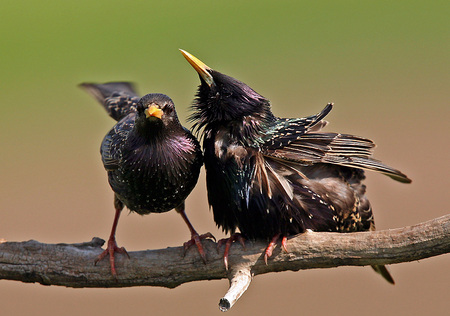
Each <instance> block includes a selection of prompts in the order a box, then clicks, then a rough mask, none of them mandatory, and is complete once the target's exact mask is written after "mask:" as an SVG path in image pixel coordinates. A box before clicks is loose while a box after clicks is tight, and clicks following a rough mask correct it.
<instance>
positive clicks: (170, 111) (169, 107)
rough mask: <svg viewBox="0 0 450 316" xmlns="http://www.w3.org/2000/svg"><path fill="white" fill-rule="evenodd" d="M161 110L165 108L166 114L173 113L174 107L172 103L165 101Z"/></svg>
mask: <svg viewBox="0 0 450 316" xmlns="http://www.w3.org/2000/svg"><path fill="white" fill-rule="evenodd" d="M161 110H163V111H164V112H166V114H169V113H172V112H173V107H172V106H170V104H167V103H165V104H164V105H163V106H162V107H161Z"/></svg>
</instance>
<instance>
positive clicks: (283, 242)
mask: <svg viewBox="0 0 450 316" xmlns="http://www.w3.org/2000/svg"><path fill="white" fill-rule="evenodd" d="M281 236H282V235H281V234H277V235H275V236H274V237H273V238H272V240H271V241H270V243H269V245H268V246H267V248H266V251H265V252H264V262H265V263H266V265H267V259H269V258H270V257H271V256H272V253H273V249H274V248H275V246H276V244H277V242H278V240H279V239H280V237H281ZM286 244H287V237H286V236H283V238H282V239H281V247H282V248H283V250H284V251H285V252H286V253H287V252H289V251H288V250H287V247H286Z"/></svg>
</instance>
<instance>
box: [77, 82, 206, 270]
mask: <svg viewBox="0 0 450 316" xmlns="http://www.w3.org/2000/svg"><path fill="white" fill-rule="evenodd" d="M80 86H81V87H82V88H84V89H85V90H87V91H88V92H89V93H91V94H92V95H93V96H94V97H95V98H96V99H97V100H98V101H99V102H100V103H101V104H102V105H103V107H104V108H105V110H106V112H107V113H108V114H109V116H111V117H112V118H113V119H114V120H116V121H117V124H116V125H115V126H114V127H113V128H112V129H111V130H110V132H109V133H108V134H107V135H106V136H105V138H104V139H103V141H102V144H101V148H100V152H101V156H102V161H103V165H104V167H105V169H106V171H107V173H108V180H109V184H110V185H111V188H112V189H113V191H114V207H115V210H116V213H115V218H114V223H113V227H112V230H111V235H110V237H109V240H108V246H107V249H106V250H105V251H104V252H103V253H102V254H100V256H99V257H98V258H97V260H96V261H95V262H96V263H97V262H98V261H99V260H101V259H103V258H104V257H106V256H107V255H109V260H110V264H111V273H112V274H113V276H116V275H117V273H116V269H115V264H114V253H115V252H119V253H125V254H127V252H126V250H125V249H124V248H123V247H122V248H119V247H117V244H116V240H115V233H116V227H117V222H118V220H119V216H120V213H121V211H122V209H123V208H124V206H126V207H127V208H128V209H130V210H131V211H133V212H136V213H138V214H141V215H144V214H149V213H162V212H167V211H170V210H171V209H173V208H175V210H176V211H177V212H178V213H180V215H181V216H182V218H183V219H184V221H185V222H186V224H187V226H188V228H189V230H190V232H191V240H190V241H188V242H187V243H185V245H184V246H185V251H186V249H187V248H188V247H189V246H191V245H193V244H194V243H195V244H196V245H197V248H198V251H199V253H200V255H201V256H202V259H203V261H204V262H206V257H205V253H204V250H203V247H202V244H201V241H200V240H201V239H202V238H207V237H211V238H214V237H213V236H212V235H211V234H210V233H207V234H204V235H201V236H199V235H198V234H197V232H196V231H195V229H194V227H193V226H192V225H191V223H190V222H189V220H188V218H187V216H186V213H185V208H184V200H185V199H186V198H187V196H188V195H189V193H191V191H192V189H193V188H194V186H195V185H196V183H197V180H198V176H199V173H200V168H201V166H202V164H203V156H202V152H201V149H200V144H199V143H198V141H197V139H196V138H195V137H194V136H193V135H192V134H191V133H190V132H189V131H188V130H187V129H186V128H184V127H183V126H181V124H180V122H179V120H178V117H177V114H176V112H175V105H174V103H173V101H172V100H171V99H170V98H169V97H168V96H167V95H164V94H160V93H152V94H147V95H145V96H143V97H142V98H140V97H138V96H137V94H136V92H135V89H134V87H133V85H132V84H131V83H128V82H111V83H105V84H93V83H83V84H81V85H80ZM127 255H128V254H127Z"/></svg>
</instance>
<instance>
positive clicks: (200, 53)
mask: <svg viewBox="0 0 450 316" xmlns="http://www.w3.org/2000/svg"><path fill="white" fill-rule="evenodd" d="M449 13H450V5H449V4H448V1H315V2H313V1H297V2H295V3H294V1H221V2H219V1H195V2H192V3H189V2H188V1H165V2H162V1H161V2H157V3H154V2H150V1H128V2H125V1H111V0H110V1H104V0H102V1H84V0H79V1H20V0H15V1H9V0H4V1H2V2H1V4H0V65H1V67H0V82H1V88H0V91H1V103H0V146H1V155H0V173H1V179H2V181H1V184H0V186H1V189H0V201H1V212H0V238H5V239H6V240H9V241H22V240H28V239H36V240H39V241H41V242H48V243H58V242H69V243H71V242H82V241H88V240H90V239H91V238H92V237H93V236H99V237H102V238H104V239H106V238H107V237H108V234H109V231H110V227H111V224H112V219H113V207H112V196H113V194H112V191H111V190H110V188H109V186H108V184H107V180H106V174H105V172H104V170H103V167H102V165H101V161H100V156H99V145H100V142H101V140H102V137H103V136H104V134H106V132H107V131H108V130H109V129H110V128H111V126H112V125H113V124H114V122H113V120H112V119H110V118H109V117H108V116H107V115H106V114H105V113H104V110H103V109H102V108H101V107H100V106H99V105H98V104H97V103H96V102H95V101H94V100H93V99H92V98H91V97H90V96H88V95H87V94H86V93H85V92H83V91H81V90H80V89H78V88H77V87H76V86H77V84H79V83H80V82H83V81H93V82H104V81H113V80H129V81H134V82H136V83H137V84H138V86H139V88H140V92H141V93H143V94H144V93H150V92H160V93H165V94H168V95H169V96H171V97H172V99H173V100H174V102H175V104H176V106H177V110H178V114H179V116H180V119H181V120H182V121H183V122H184V124H185V125H186V126H188V127H189V124H187V123H186V117H187V115H188V114H189V111H188V108H189V105H190V104H191V101H192V99H193V96H194V93H195V90H196V86H197V85H198V82H199V81H198V77H197V75H196V73H195V71H194V70H193V69H192V68H191V67H190V65H189V64H188V63H187V62H186V61H185V60H184V58H183V56H182V55H181V54H180V53H179V51H178V49H179V48H183V49H185V50H187V51H189V52H190V53H192V54H194V55H196V56H197V57H199V58H200V59H201V60H202V61H204V62H205V63H206V64H208V65H209V66H211V67H213V68H215V69H217V70H219V71H221V72H224V73H226V74H228V75H231V76H233V77H236V78H239V79H240V80H242V81H244V82H246V83H247V84H249V85H250V86H251V87H253V88H254V89H255V90H256V91H258V92H259V93H261V94H263V95H264V96H266V97H268V98H269V99H270V100H271V101H272V104H273V110H274V112H275V114H276V115H278V116H290V117H300V116H305V115H310V114H313V113H316V112H318V111H319V110H321V109H322V108H323V106H324V105H325V104H326V103H327V102H334V103H335V104H336V107H335V109H334V110H333V112H332V113H331V114H330V115H329V116H328V120H329V121H331V124H330V125H329V127H327V129H328V130H330V131H331V130H333V131H339V132H346V133H353V134H357V135H361V136H366V137H369V138H371V139H373V140H374V141H375V142H376V143H377V144H378V146H379V147H378V148H377V151H376V153H375V156H376V157H377V158H379V159H382V160H383V161H385V162H386V163H388V164H390V165H392V166H395V167H398V168H399V169H401V170H402V171H404V172H405V173H406V174H407V175H408V176H410V177H411V178H412V179H413V183H412V184H411V185H402V184H399V183H395V182H394V181H391V180H390V179H389V178H387V177H384V176H381V175H376V174H372V173H369V174H368V179H367V181H366V183H367V185H368V195H369V197H370V199H371V202H372V206H373V208H374V212H375V216H376V220H377V228H378V229H389V228H397V227H403V226H407V225H413V224H417V223H419V222H422V221H425V220H429V219H432V218H435V217H438V216H442V215H444V214H447V213H448V211H449V210H448V201H447V199H448V188H449V187H450V180H449V179H450V177H449V176H450V174H449V166H448V162H449V158H450V149H449V145H450V142H449V135H450V126H449V125H450V104H449V99H450V98H449V97H450V94H449V84H450V78H449V74H450V69H449V68H450V67H449V66H450V63H449V51H450V45H449V44H450V42H449V39H450V36H449V35H450V34H449V33H450V32H449V31H450V23H449V19H448V16H449ZM187 213H188V216H190V218H191V220H192V222H193V224H194V226H195V227H196V229H197V230H198V231H199V232H206V231H211V232H212V233H213V234H215V235H216V237H222V236H223V234H221V232H219V231H218V230H217V229H216V228H215V225H214V223H213V220H212V214H211V213H210V212H209V211H208V205H207V201H206V193H205V185H204V176H203V174H202V178H201V179H200V181H199V185H198V186H197V188H196V189H195V190H194V192H193V193H192V195H191V197H190V198H189V199H188V201H187ZM124 215H125V216H123V217H122V218H121V221H120V223H119V227H118V233H117V240H118V243H119V245H120V246H125V247H126V248H127V249H128V250H129V251H133V250H142V249H154V248H164V247H167V246H179V245H181V244H182V243H183V242H184V241H186V240H187V239H188V237H189V234H188V230H187V229H186V228H185V226H184V223H183V222H182V220H181V219H180V218H179V216H178V215H177V214H176V213H175V212H169V213H165V214H152V215H149V216H145V217H141V216H139V215H136V214H130V215H129V216H127V215H126V212H124ZM93 259H94V258H93ZM449 267H450V257H449V256H448V255H446V256H440V257H436V258H431V259H426V260H422V261H420V262H412V263H406V264H398V265H394V266H391V271H392V274H393V275H394V278H395V280H396V281H397V284H396V285H395V286H390V285H389V284H387V282H385V281H384V280H382V278H380V277H379V276H377V275H376V274H375V273H373V272H372V271H371V269H370V268H368V267H365V268H358V267H345V268H344V267H342V268H337V269H327V270H308V271H300V272H295V273H294V272H284V273H276V274H275V273H274V274H270V275H263V276H258V277H257V278H255V280H254V281H253V283H252V285H251V286H250V288H249V290H248V291H247V293H246V294H245V295H244V296H243V297H242V298H241V300H240V301H239V302H238V303H237V305H235V306H234V307H233V309H232V310H231V311H230V312H229V313H230V314H232V315H249V314H256V313H258V315H268V314H270V315H274V314H275V313H277V314H282V313H283V314H289V315H293V314H314V315H330V314H333V315H344V314H345V315H381V314H382V315H424V314H428V315H444V314H446V313H448V310H449V308H450V303H449V302H450V291H449V289H450V288H449V284H450V273H449ZM100 268H104V269H107V268H108V267H107V264H105V265H101V267H100ZM119 273H120V271H119ZM227 288H228V282H227V281H226V280H222V281H213V282H196V283H190V284H185V285H182V286H180V287H178V288H176V289H173V290H168V289H163V288H149V287H142V288H127V289H66V288H62V287H44V286H41V285H35V284H23V283H18V282H11V281H1V282H0V302H1V310H2V315H93V314H97V315H99V314H101V315H123V314H125V313H130V312H131V313H133V315H147V314H153V315H158V314H161V315H165V314H172V315H176V314H181V313H183V314H185V315H212V314H213V313H219V311H218V307H217V304H218V301H219V298H220V297H222V295H223V294H224V293H225V291H226V289H227Z"/></svg>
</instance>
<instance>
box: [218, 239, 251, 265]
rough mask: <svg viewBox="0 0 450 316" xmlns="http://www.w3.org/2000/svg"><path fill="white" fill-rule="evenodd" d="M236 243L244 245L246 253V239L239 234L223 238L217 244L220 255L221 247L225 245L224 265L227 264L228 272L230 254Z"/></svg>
mask: <svg viewBox="0 0 450 316" xmlns="http://www.w3.org/2000/svg"><path fill="white" fill-rule="evenodd" d="M235 241H239V243H240V244H241V245H242V248H243V249H244V251H245V238H244V237H243V236H242V235H241V234H239V233H235V234H232V235H231V236H230V237H229V238H223V239H220V240H219V241H218V242H217V253H219V249H220V247H221V246H222V245H223V244H225V251H224V253H223V263H224V264H225V269H226V270H228V253H229V252H230V248H231V245H232V244H233V242H235Z"/></svg>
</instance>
